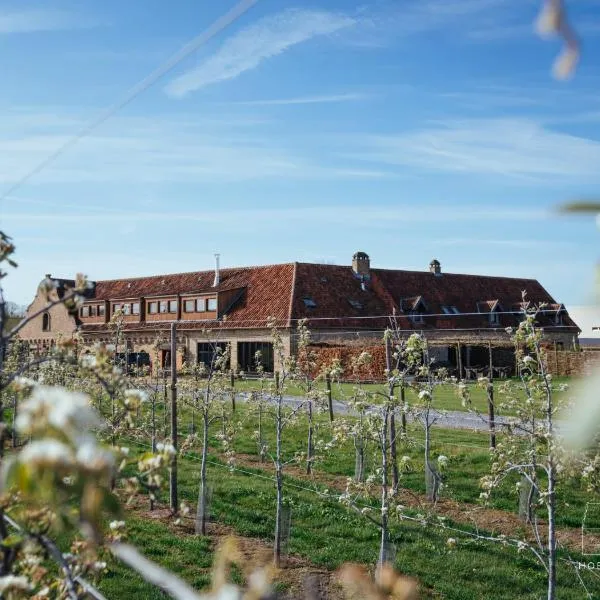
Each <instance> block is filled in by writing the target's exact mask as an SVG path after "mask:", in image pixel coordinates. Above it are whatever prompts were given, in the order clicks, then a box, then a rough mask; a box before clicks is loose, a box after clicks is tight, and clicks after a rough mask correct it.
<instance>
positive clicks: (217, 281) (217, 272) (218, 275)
mask: <svg viewBox="0 0 600 600" xmlns="http://www.w3.org/2000/svg"><path fill="white" fill-rule="evenodd" d="M219 256H221V255H220V254H215V280H214V281H213V287H217V286H218V285H219V283H221V273H219Z"/></svg>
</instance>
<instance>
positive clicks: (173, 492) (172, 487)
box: [169, 321, 179, 513]
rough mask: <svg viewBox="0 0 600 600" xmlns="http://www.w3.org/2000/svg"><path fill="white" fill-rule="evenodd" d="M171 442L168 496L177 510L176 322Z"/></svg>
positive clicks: (173, 325) (172, 371) (175, 330)
mask: <svg viewBox="0 0 600 600" xmlns="http://www.w3.org/2000/svg"><path fill="white" fill-rule="evenodd" d="M171 442H172V444H173V447H174V448H175V456H174V457H173V462H172V464H171V471H170V474H169V475H170V476H169V491H170V494H169V497H170V501H171V510H172V511H173V513H177V512H178V505H179V502H178V499H177V322H176V321H173V323H171Z"/></svg>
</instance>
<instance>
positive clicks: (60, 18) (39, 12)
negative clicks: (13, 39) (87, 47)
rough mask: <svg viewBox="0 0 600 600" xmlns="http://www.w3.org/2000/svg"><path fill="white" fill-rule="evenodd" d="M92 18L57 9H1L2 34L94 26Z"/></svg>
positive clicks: (0, 29)
mask: <svg viewBox="0 0 600 600" xmlns="http://www.w3.org/2000/svg"><path fill="white" fill-rule="evenodd" d="M92 26H93V24H92V22H91V21H90V20H87V19H84V18H82V17H79V16H77V15H74V14H71V13H68V12H66V11H61V10H56V9H24V10H23V9H21V10H14V11H11V10H7V9H0V34H8V33H33V32H36V31H59V30H64V29H79V28H86V27H92Z"/></svg>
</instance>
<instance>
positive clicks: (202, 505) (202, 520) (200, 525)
mask: <svg viewBox="0 0 600 600" xmlns="http://www.w3.org/2000/svg"><path fill="white" fill-rule="evenodd" d="M207 455H208V412H207V410H206V408H205V410H204V412H203V418H202V464H201V466H200V489H199V490H198V508H197V510H196V533H197V534H200V535H206V509H207V506H206V491H207V490H206V459H207Z"/></svg>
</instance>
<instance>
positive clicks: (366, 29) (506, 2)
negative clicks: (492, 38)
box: [348, 0, 515, 48]
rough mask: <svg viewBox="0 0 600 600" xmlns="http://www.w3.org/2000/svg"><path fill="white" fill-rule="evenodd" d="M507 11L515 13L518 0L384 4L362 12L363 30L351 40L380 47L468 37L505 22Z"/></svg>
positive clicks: (410, 0)
mask: <svg viewBox="0 0 600 600" xmlns="http://www.w3.org/2000/svg"><path fill="white" fill-rule="evenodd" d="M505 9H508V10H509V11H510V13H508V14H514V12H515V2H514V0H404V1H403V2H397V1H396V0H391V1H389V2H386V1H383V2H380V3H379V5H378V6H377V7H376V8H375V9H374V10H373V9H372V7H368V6H367V7H365V8H364V9H363V10H362V11H361V14H360V23H361V27H360V28H357V29H356V30H355V32H354V35H352V36H350V38H349V39H348V41H349V42H350V43H351V44H352V45H355V46H359V47H367V48H368V47H372V48H380V47H382V46H386V45H390V44H394V43H397V41H398V40H399V39H403V38H407V37H411V36H415V35H421V34H425V33H430V32H432V31H436V32H440V33H443V32H445V31H448V32H450V33H451V34H452V35H453V36H455V37H457V36H458V37H464V36H465V35H468V32H469V31H470V30H471V29H473V28H475V27H476V26H479V24H481V23H483V24H486V23H488V20H490V19H494V20H496V21H497V20H499V19H501V20H504V16H505V14H506V13H507V11H506V10H505Z"/></svg>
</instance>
